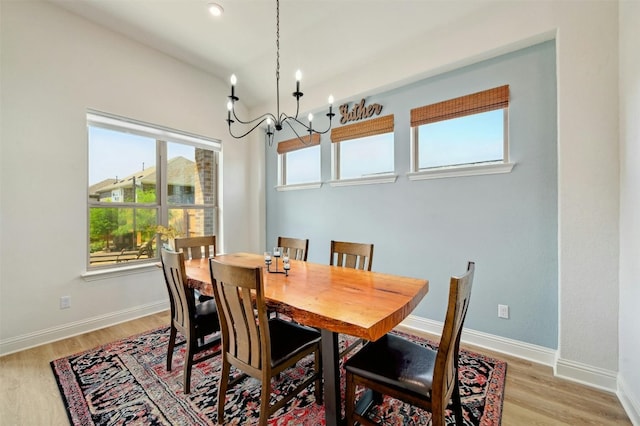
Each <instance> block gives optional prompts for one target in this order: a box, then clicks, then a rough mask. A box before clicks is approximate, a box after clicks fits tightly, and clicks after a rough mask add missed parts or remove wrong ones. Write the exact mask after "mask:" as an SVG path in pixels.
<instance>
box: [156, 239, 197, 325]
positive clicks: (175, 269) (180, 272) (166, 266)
mask: <svg viewBox="0 0 640 426" xmlns="http://www.w3.org/2000/svg"><path fill="white" fill-rule="evenodd" d="M162 265H163V270H164V274H165V283H166V284H167V287H168V290H169V296H170V297H169V299H170V300H169V301H170V304H171V307H172V309H171V310H172V312H171V316H172V320H173V321H174V323H175V324H176V326H179V328H181V331H184V330H188V329H189V321H190V315H189V312H190V310H191V312H193V310H194V309H195V298H194V296H193V292H191V291H186V289H185V286H186V277H187V274H186V272H185V270H184V255H183V253H169V252H163V254H162Z"/></svg>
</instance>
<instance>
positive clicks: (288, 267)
mask: <svg viewBox="0 0 640 426" xmlns="http://www.w3.org/2000/svg"><path fill="white" fill-rule="evenodd" d="M283 268H284V270H285V271H287V270H289V269H291V265H290V264H289V263H288V262H287V263H285V264H284V265H283Z"/></svg>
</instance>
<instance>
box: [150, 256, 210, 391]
mask: <svg viewBox="0 0 640 426" xmlns="http://www.w3.org/2000/svg"><path fill="white" fill-rule="evenodd" d="M160 258H161V260H162V270H163V272H164V280H165V283H166V285H167V290H168V291H169V303H170V306H171V327H170V332H169V347H168V348H167V371H171V366H172V365H171V364H172V359H173V350H174V348H175V346H176V335H177V332H178V331H179V332H180V333H181V334H182V335H183V336H184V338H185V344H186V351H185V355H184V366H183V389H184V393H185V394H188V393H190V392H191V367H192V366H193V364H194V362H195V361H197V362H200V361H204V360H206V359H209V358H211V357H213V356H215V355H218V354H219V353H220V350H218V351H211V352H208V353H204V354H203V355H200V356H199V357H198V358H197V359H196V358H195V356H196V355H198V354H202V353H203V352H205V351H208V350H210V349H213V348H214V347H215V346H216V345H219V344H220V337H221V335H220V334H218V336H214V337H213V338H210V339H209V341H206V337H207V336H209V335H210V334H213V333H216V332H218V331H220V321H219V319H218V309H217V307H216V303H215V302H214V301H213V300H209V301H206V302H202V303H196V301H195V297H194V295H193V292H192V291H190V290H191V289H190V288H188V287H187V274H186V272H185V269H184V253H176V252H172V251H168V250H166V249H162V250H161V255H160Z"/></svg>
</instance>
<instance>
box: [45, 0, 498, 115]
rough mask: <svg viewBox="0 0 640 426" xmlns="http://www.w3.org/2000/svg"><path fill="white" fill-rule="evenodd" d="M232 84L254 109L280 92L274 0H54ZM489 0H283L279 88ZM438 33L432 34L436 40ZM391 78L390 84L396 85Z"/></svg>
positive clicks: (306, 84)
mask: <svg viewBox="0 0 640 426" xmlns="http://www.w3.org/2000/svg"><path fill="white" fill-rule="evenodd" d="M49 1H50V2H52V3H54V4H57V5H59V6H61V7H63V8H64V9H67V10H68V11H71V12H73V13H76V14H78V15H81V16H83V17H85V18H87V19H89V20H91V21H94V22H96V23H98V24H100V25H102V26H104V27H107V28H110V29H112V30H113V31H116V32H119V33H121V34H124V35H126V36H127V37H129V38H131V39H134V40H137V41H138V42H140V43H143V44H145V45H148V46H151V47H153V48H155V49H157V50H160V51H162V52H165V53H166V54H168V55H171V56H173V57H175V58H177V59H179V60H181V61H184V62H186V63H189V64H191V65H193V66H195V67H198V68H200V69H202V70H204V71H206V72H208V73H211V74H213V75H215V76H217V77H220V78H221V79H224V80H225V81H228V79H229V76H230V75H231V74H232V73H235V74H236V75H237V78H238V83H237V86H236V88H237V89H236V90H237V94H238V95H239V96H240V97H241V99H242V101H243V102H244V103H245V104H246V105H247V106H248V107H250V108H251V107H253V106H256V105H259V104H262V103H264V102H265V101H267V99H269V98H271V97H273V96H274V94H275V69H276V59H275V58H276V2H275V0H211V1H216V2H217V3H219V4H220V5H222V7H223V8H224V14H223V15H222V16H221V17H218V18H216V17H213V16H212V15H210V14H209V12H208V10H207V5H208V3H209V2H210V1H208V0H49ZM488 1H489V0H439V1H438V0H281V2H280V86H281V92H282V94H283V95H282V96H285V94H289V93H291V92H293V89H294V74H295V71H296V70H297V69H301V70H302V73H303V77H302V83H301V89H302V91H303V92H304V91H305V90H309V88H310V87H314V86H316V85H319V84H322V83H325V82H327V81H330V80H331V79H332V78H335V77H336V76H338V75H341V74H344V73H347V72H349V71H351V70H353V71H354V72H355V71H357V69H358V67H360V66H362V64H367V63H370V62H371V61H374V60H376V58H381V60H383V59H382V58H383V57H384V53H385V52H388V51H390V50H392V49H398V48H401V46H402V45H403V42H406V41H407V40H410V39H412V38H414V37H416V36H418V35H420V34H426V33H430V32H431V31H433V29H434V28H439V27H443V26H444V27H447V26H450V25H451V24H452V23H453V22H455V21H457V20H459V19H462V18H464V17H466V16H468V15H471V14H473V13H474V12H477V11H478V10H479V9H480V8H482V7H483V5H484V4H486V3H487V2H488ZM431 39H433V38H431ZM389 83H392V82H389Z"/></svg>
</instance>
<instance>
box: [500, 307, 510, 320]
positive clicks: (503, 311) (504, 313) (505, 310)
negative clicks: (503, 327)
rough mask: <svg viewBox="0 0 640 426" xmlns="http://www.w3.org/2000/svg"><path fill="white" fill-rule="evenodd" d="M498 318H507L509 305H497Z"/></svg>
mask: <svg viewBox="0 0 640 426" xmlns="http://www.w3.org/2000/svg"><path fill="white" fill-rule="evenodd" d="M498 318H505V319H509V305H498Z"/></svg>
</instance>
